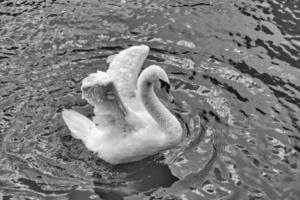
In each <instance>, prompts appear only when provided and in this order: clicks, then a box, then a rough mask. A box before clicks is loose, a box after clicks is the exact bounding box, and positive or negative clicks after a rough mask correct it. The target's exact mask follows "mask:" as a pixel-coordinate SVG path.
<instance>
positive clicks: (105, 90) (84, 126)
mask: <svg viewBox="0 0 300 200" xmlns="http://www.w3.org/2000/svg"><path fill="white" fill-rule="evenodd" d="M148 53H149V47H148V46H145V45H141V46H133V47H130V48H128V49H125V50H123V51H121V52H120V53H119V54H117V55H115V56H113V57H112V56H111V57H109V58H108V62H110V65H109V68H108V70H107V71H106V72H101V71H98V72H97V73H93V74H91V75H89V76H88V77H87V78H85V79H84V80H83V81H82V86H81V89H82V96H83V98H85V99H86V100H87V101H88V102H89V103H90V104H91V105H93V106H94V113H95V117H94V118H93V121H91V120H90V119H88V118H86V117H85V116H83V115H81V114H79V113H77V112H75V111H72V110H64V111H63V113H62V115H63V119H64V121H65V123H66V124H67V126H68V128H69V129H70V130H71V133H72V135H73V137H75V138H77V139H81V140H82V141H83V142H84V144H85V145H86V147H87V148H88V149H89V150H91V151H93V152H96V153H97V154H98V156H99V157H100V158H101V159H103V160H105V161H106V162H109V163H111V164H119V163H127V162H132V161H137V160H140V159H143V158H145V157H147V156H150V155H153V154H155V153H157V152H159V151H161V150H165V149H168V148H170V147H172V146H174V145H176V144H178V143H179V142H180V141H181V138H182V127H181V125H180V123H179V121H178V120H177V119H176V117H175V116H174V115H172V114H171V112H170V111H169V110H168V109H167V108H166V107H165V106H164V105H163V104H162V103H161V102H160V100H159V99H158V97H157V96H156V94H155V92H154V86H160V88H162V89H164V90H165V91H167V92H168V90H169V87H170V85H169V79H168V76H167V74H166V72H165V71H164V70H163V69H162V68H161V67H159V66H156V65H151V66H149V67H148V68H146V69H145V70H143V71H142V72H141V74H140V76H139V77H138V74H139V72H140V70H141V67H142V64H143V62H144V60H145V58H146V57H147V55H148Z"/></svg>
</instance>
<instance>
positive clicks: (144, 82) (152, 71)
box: [138, 65, 171, 94]
mask: <svg viewBox="0 0 300 200" xmlns="http://www.w3.org/2000/svg"><path fill="white" fill-rule="evenodd" d="M150 86H153V87H156V88H159V89H161V90H162V91H163V92H165V93H166V94H170V87H171V86H170V81H169V78H168V75H167V73H166V71H165V70H163V69H162V68H161V67H160V66H157V65H150V66H149V67H147V68H146V69H145V70H144V71H142V73H141V75H140V77H139V79H138V88H139V90H140V91H141V90H144V89H145V88H144V87H150Z"/></svg>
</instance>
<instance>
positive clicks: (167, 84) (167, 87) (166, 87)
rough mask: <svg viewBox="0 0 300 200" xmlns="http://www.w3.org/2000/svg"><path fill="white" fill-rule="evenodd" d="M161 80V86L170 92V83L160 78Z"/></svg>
mask: <svg viewBox="0 0 300 200" xmlns="http://www.w3.org/2000/svg"><path fill="white" fill-rule="evenodd" d="M159 82H160V88H161V89H165V90H166V91H167V92H168V93H169V92H170V88H171V86H170V84H169V83H167V82H166V81H163V80H161V79H159Z"/></svg>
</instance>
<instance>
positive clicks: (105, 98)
mask: <svg viewBox="0 0 300 200" xmlns="http://www.w3.org/2000/svg"><path fill="white" fill-rule="evenodd" d="M81 90H82V98H84V99H86V100H87V101H88V102H89V104H91V105H92V106H94V113H95V115H96V116H95V118H94V122H95V123H96V124H101V125H105V124H111V123H115V124H121V123H122V124H123V123H125V116H126V115H127V112H128V110H127V108H126V105H124V104H123V102H122V100H121V98H120V96H119V93H118V90H117V88H116V85H115V83H114V82H113V80H112V79H111V78H110V76H108V74H107V73H105V72H101V71H98V72H97V73H93V74H90V75H89V76H88V77H86V78H84V79H83V81H82V86H81Z"/></svg>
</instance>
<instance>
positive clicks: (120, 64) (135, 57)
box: [107, 45, 149, 101]
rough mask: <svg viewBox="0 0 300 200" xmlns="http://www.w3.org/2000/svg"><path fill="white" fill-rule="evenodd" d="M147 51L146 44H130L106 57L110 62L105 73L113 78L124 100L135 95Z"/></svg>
mask: <svg viewBox="0 0 300 200" xmlns="http://www.w3.org/2000/svg"><path fill="white" fill-rule="evenodd" d="M148 53H149V47H148V46H146V45H140V46H132V47H130V48H127V49H125V50H123V51H120V52H119V53H118V54H116V55H113V56H110V57H109V58H108V59H107V62H109V63H110V64H109V68H108V70H107V75H108V76H109V77H111V78H112V79H113V80H114V83H115V84H116V86H117V88H118V91H119V93H120V95H121V97H124V100H125V99H126V98H130V97H135V95H136V89H137V79H138V75H139V73H140V71H141V68H142V65H143V63H144V61H145V59H146V57H147V56H148ZM125 101H126V100H125Z"/></svg>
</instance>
